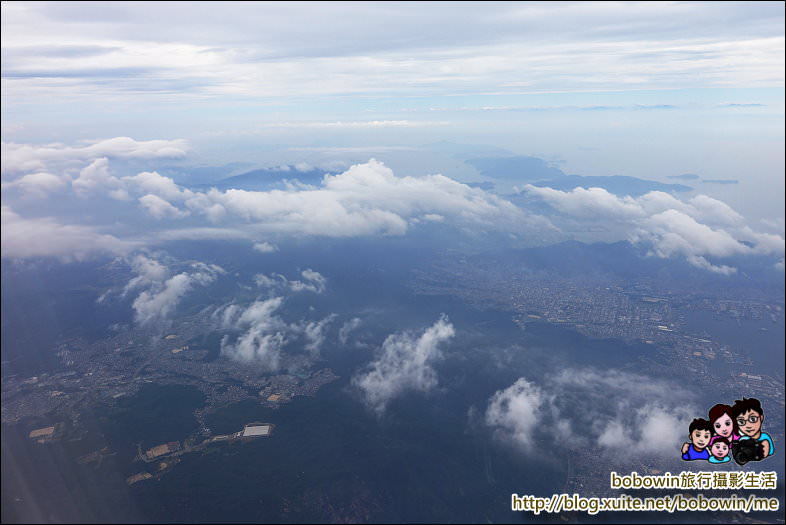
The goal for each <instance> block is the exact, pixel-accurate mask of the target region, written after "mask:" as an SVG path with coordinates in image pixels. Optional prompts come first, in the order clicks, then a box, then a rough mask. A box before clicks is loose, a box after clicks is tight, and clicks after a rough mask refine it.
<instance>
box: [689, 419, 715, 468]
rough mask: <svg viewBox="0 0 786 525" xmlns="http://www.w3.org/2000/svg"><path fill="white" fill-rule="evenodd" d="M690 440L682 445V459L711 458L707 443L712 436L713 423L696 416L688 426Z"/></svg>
mask: <svg viewBox="0 0 786 525" xmlns="http://www.w3.org/2000/svg"><path fill="white" fill-rule="evenodd" d="M688 432H690V434H689V436H690V442H689V443H685V444H683V445H682V459H684V460H685V461H693V460H695V459H710V453H709V452H708V451H707V445H708V444H709V443H710V438H711V437H712V425H711V424H710V422H709V421H707V420H706V419H701V418H696V419H694V420H693V422H692V423H691V424H690V426H689V427H688Z"/></svg>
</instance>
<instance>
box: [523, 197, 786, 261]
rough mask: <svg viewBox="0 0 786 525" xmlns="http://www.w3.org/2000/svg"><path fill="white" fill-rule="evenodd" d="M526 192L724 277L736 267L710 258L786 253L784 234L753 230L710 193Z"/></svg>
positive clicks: (570, 215)
mask: <svg viewBox="0 0 786 525" xmlns="http://www.w3.org/2000/svg"><path fill="white" fill-rule="evenodd" d="M524 191H525V192H526V193H528V194H529V195H531V196H533V197H536V198H539V199H541V200H543V201H545V202H546V203H548V204H549V205H550V206H551V207H552V208H554V209H555V210H556V211H557V212H559V213H560V214H562V215H563V216H565V217H567V218H568V219H570V220H577V221H580V224H582V225H583V226H584V227H586V225H587V224H595V225H598V226H601V227H605V228H610V229H613V230H616V231H618V232H619V234H620V235H622V236H626V237H627V238H628V239H629V240H631V241H632V242H644V241H646V242H648V243H650V244H651V245H652V250H651V254H652V255H655V256H657V257H662V258H668V257H683V258H684V259H685V260H686V261H687V262H688V263H690V264H692V265H693V266H695V267H697V268H701V269H704V270H708V271H711V272H714V273H718V274H721V275H731V274H733V273H735V272H736V268H734V267H731V266H727V265H723V264H713V263H712V262H710V261H709V260H708V259H707V257H730V256H733V255H750V254H765V255H775V256H778V255H782V254H783V253H784V238H783V237H782V236H780V235H776V234H772V233H760V232H756V231H754V230H752V229H751V228H750V227H749V226H746V225H745V224H744V218H743V217H742V216H741V215H740V214H739V213H737V212H736V211H735V210H734V209H732V208H731V207H730V206H728V205H727V204H726V203H724V202H722V201H719V200H717V199H713V198H712V197H708V196H706V195H696V196H694V197H692V198H690V199H689V200H687V201H681V200H679V199H677V198H676V197H674V196H673V195H670V194H668V193H664V192H660V191H653V192H649V193H647V194H645V195H642V196H640V197H636V198H634V197H630V196H625V197H618V196H616V195H614V194H612V193H609V192H608V191H606V190H605V189H602V188H588V189H586V188H580V187H579V188H574V189H573V190H571V191H560V190H555V189H552V188H541V187H537V186H532V185H526V186H525V187H524Z"/></svg>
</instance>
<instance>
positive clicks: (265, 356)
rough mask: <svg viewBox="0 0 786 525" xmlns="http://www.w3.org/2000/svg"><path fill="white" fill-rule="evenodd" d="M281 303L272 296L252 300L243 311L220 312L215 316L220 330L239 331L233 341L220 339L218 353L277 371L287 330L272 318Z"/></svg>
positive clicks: (278, 318)
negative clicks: (219, 324)
mask: <svg viewBox="0 0 786 525" xmlns="http://www.w3.org/2000/svg"><path fill="white" fill-rule="evenodd" d="M282 302H283V298H282V297H273V298H270V299H267V300H263V301H259V300H258V301H254V302H253V303H252V304H251V305H249V306H248V307H247V308H241V307H239V306H237V305H230V306H228V307H225V308H223V309H221V310H220V311H219V312H218V314H217V315H218V317H219V318H221V322H222V325H223V327H224V328H234V329H239V330H242V334H241V335H240V336H239V337H237V339H236V340H235V341H234V342H231V338H230V336H228V335H226V336H224V337H223V338H222V339H221V354H222V355H225V356H227V357H229V358H230V359H235V360H238V361H242V362H255V363H258V364H260V365H261V366H263V367H265V368H266V369H268V370H277V369H278V367H279V361H280V359H281V349H282V347H283V346H284V343H286V341H287V335H286V333H287V330H288V328H287V325H286V323H285V322H284V321H283V320H282V319H281V318H280V317H279V316H278V315H276V311H277V310H278V309H279V308H280V307H281V303H282Z"/></svg>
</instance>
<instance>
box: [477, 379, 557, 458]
mask: <svg viewBox="0 0 786 525" xmlns="http://www.w3.org/2000/svg"><path fill="white" fill-rule="evenodd" d="M545 402H546V399H544V393H543V391H542V390H541V389H540V388H538V387H537V386H536V385H534V384H532V383H530V382H529V381H527V380H526V379H524V378H523V377H522V378H519V379H518V380H517V381H516V382H515V383H513V384H512V385H511V386H509V387H508V388H506V389H504V390H499V391H497V392H495V393H494V395H493V396H491V399H489V404H488V408H487V409H486V416H485V421H486V424H487V425H490V426H492V427H495V428H497V429H498V431H499V432H501V433H503V434H504V435H506V436H508V437H510V439H512V440H513V441H514V442H516V443H517V444H519V445H520V446H522V447H524V448H526V449H529V448H530V447H532V446H533V444H534V441H533V440H534V432H535V429H536V428H538V426H539V425H542V420H543V415H542V414H541V408H542V405H543V404H544V403H545Z"/></svg>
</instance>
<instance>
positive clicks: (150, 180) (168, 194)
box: [123, 171, 194, 200]
mask: <svg viewBox="0 0 786 525" xmlns="http://www.w3.org/2000/svg"><path fill="white" fill-rule="evenodd" d="M123 182H125V183H127V184H128V186H130V187H131V188H134V189H136V190H137V191H139V192H141V193H150V194H153V195H157V196H159V197H161V198H162V199H166V200H182V199H186V198H188V197H191V196H193V195H194V194H193V192H191V191H190V190H187V189H182V188H181V187H180V186H178V185H177V184H175V181H174V180H172V179H171V178H169V177H164V176H163V175H159V174H158V172H156V171H143V172H142V173H139V174H137V175H133V176H129V177H123Z"/></svg>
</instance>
